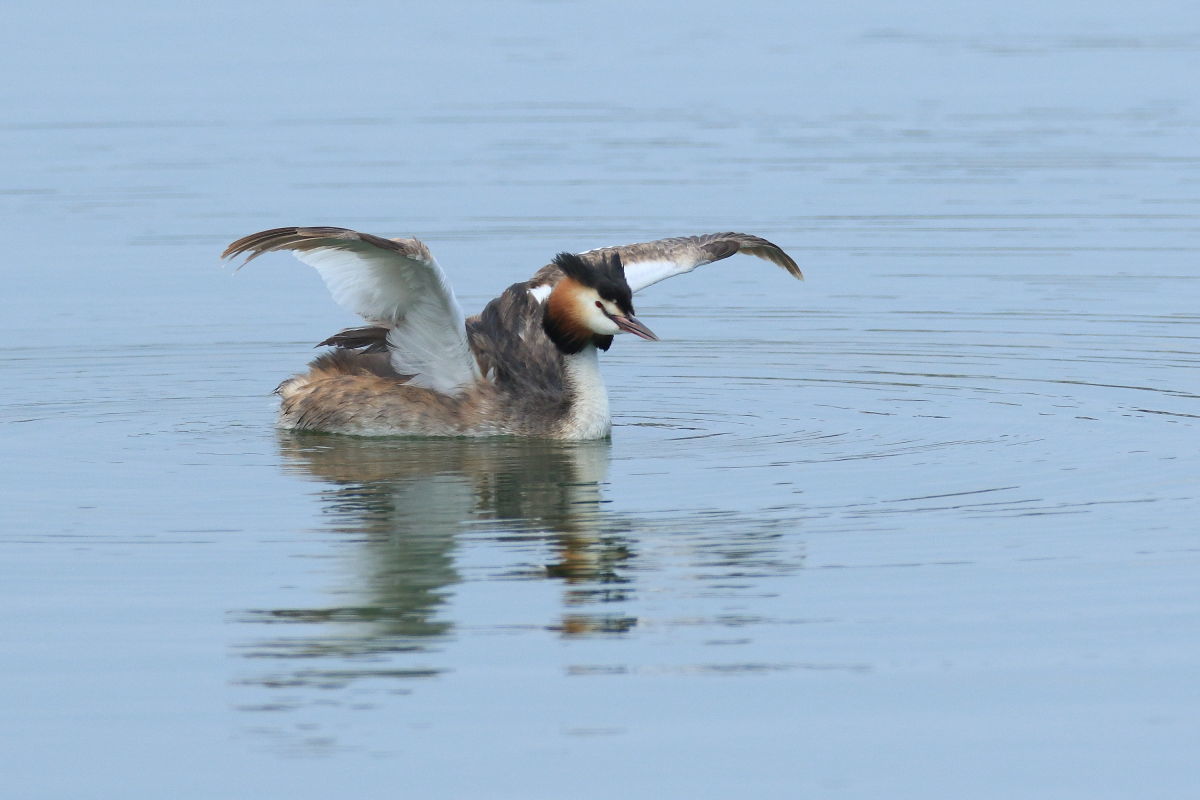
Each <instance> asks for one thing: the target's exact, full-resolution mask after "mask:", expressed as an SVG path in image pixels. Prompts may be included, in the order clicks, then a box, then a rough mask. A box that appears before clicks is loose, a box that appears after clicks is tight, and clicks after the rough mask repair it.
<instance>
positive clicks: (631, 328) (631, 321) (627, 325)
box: [612, 315, 658, 342]
mask: <svg viewBox="0 0 1200 800" xmlns="http://www.w3.org/2000/svg"><path fill="white" fill-rule="evenodd" d="M612 321H613V322H615V323H617V327H618V328H620V329H621V330H623V331H626V332H628V333H635V334H637V335H638V336H640V337H642V338H643V339H649V340H650V341H652V342H657V341H658V337H657V336H655V335H654V331H652V330H650V329H649V328H647V327H646V326H645V325H643V324H642V323H641V321H639V320H638V318H637V317H619V316H616V315H613V318H612Z"/></svg>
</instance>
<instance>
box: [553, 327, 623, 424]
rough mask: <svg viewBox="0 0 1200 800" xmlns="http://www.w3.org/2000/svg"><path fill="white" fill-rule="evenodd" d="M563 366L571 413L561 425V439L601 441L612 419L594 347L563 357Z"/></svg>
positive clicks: (606, 390)
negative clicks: (562, 437) (569, 394)
mask: <svg viewBox="0 0 1200 800" xmlns="http://www.w3.org/2000/svg"><path fill="white" fill-rule="evenodd" d="M563 362H564V365H565V367H566V370H565V372H566V378H567V391H569V392H570V393H571V410H570V411H569V412H568V413H567V418H566V420H564V421H563V435H564V438H567V439H603V438H604V437H605V436H608V434H609V433H610V432H611V431H612V417H610V416H609V413H608V389H606V388H605V386H604V378H603V376H601V375H600V359H599V358H598V357H597V350H596V348H595V346H594V345H590V344H589V345H588V346H587V347H585V348H583V349H582V350H580V351H579V352H578V353H573V354H571V355H564V356H563Z"/></svg>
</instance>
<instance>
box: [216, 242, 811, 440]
mask: <svg viewBox="0 0 1200 800" xmlns="http://www.w3.org/2000/svg"><path fill="white" fill-rule="evenodd" d="M273 251H291V252H292V253H293V254H294V255H295V256H296V257H297V258H298V259H299V260H300V261H302V262H304V263H306V264H308V265H310V266H312V267H314V268H316V270H317V272H318V273H319V274H320V276H321V278H322V279H323V280H324V282H325V285H326V287H327V288H328V289H329V291H330V293H331V295H332V296H333V299H334V301H335V302H337V303H338V304H339V305H341V306H342V307H344V308H346V309H348V310H350V311H352V312H354V313H356V314H358V315H359V316H361V317H362V318H363V319H364V320H366V322H367V323H368V324H367V325H365V326H362V327H357V328H347V329H345V330H343V331H340V332H339V333H336V334H334V335H333V336H330V337H329V338H327V339H325V340H324V341H322V342H321V343H320V344H318V345H317V346H318V347H322V346H328V347H331V348H332V349H330V350H327V351H325V352H324V353H322V354H321V355H319V356H318V357H317V358H316V359H314V360H313V361H312V362H311V363H310V364H309V365H308V370H307V372H304V373H303V374H299V375H296V376H294V377H291V378H289V379H287V380H285V381H283V382H282V383H281V384H280V385H279V387H278V388H277V389H276V390H275V392H276V394H278V395H279V396H280V398H281V402H280V409H279V417H278V423H277V424H278V426H279V427H280V428H283V429H290V430H297V431H322V432H326V433H338V434H350V435H357V436H410V437H488V436H516V437H533V438H543V439H559V440H568V441H583V440H593V439H604V438H608V437H609V436H610V435H611V432H612V417H611V414H610V411H609V402H608V392H607V389H606V388H605V385H604V380H603V378H602V376H601V374H600V367H599V358H598V354H599V352H600V351H606V350H608V349H609V347H610V346H611V345H612V342H613V338H614V337H615V336H617V335H619V334H624V333H629V334H633V335H634V336H638V337H640V338H642V339H649V340H655V339H657V338H658V337H657V336H655V334H654V333H653V332H652V331H651V330H650V329H649V328H648V327H646V325H644V324H643V323H642V322H641V321H640V320H639V319H638V318H637V317H636V316H635V315H634V307H633V296H634V295H635V294H636V293H637V292H639V291H641V290H642V289H645V288H646V287H647V286H651V285H653V284H655V283H658V282H659V281H662V280H665V279H667V278H670V277H673V276H675V275H681V274H683V273H686V272H690V271H692V270H693V269H695V268H696V267H699V266H702V265H704V264H709V263H711V262H714V261H719V260H721V259H724V258H728V257H729V256H732V255H734V254H737V253H744V254H749V255H752V256H757V257H759V258H762V259H765V260H766V261H769V262H772V263H774V264H776V265H778V266H779V267H782V268H783V269H784V270H786V271H787V272H788V273H789V274H790V275H792V276H793V277H795V278H801V279H802V278H803V275H802V274H801V272H800V268H799V267H797V266H796V262H795V261H794V260H793V259H792V258H791V256H789V255H788V254H787V253H785V252H784V251H783V249H782V248H780V247H779V246H778V245H775V244H772V243H771V242H769V241H767V240H766V239H763V238H760V237H758V236H752V235H750V234H745V233H732V232H731V233H710V234H705V235H701V236H680V237H673V238H668V239H659V240H657V241H652V242H641V243H638V244H627V245H620V246H615V247H600V248H596V249H593V250H588V251H585V252H582V253H569V252H562V253H559V254H558V255H557V256H555V257H554V259H553V260H552V261H551V263H549V264H547V265H546V266H544V267H542V268H541V269H539V270H537V271H536V272H535V273H534V274H533V276H532V277H531V278H529V279H528V280H525V281H520V282H517V283H514V284H512V285H511V286H509V287H508V288H507V289H505V290H504V291H503V292H501V293H500V294H499V295H498V296H497V297H496V298H494V299H493V300H491V301H490V302H489V303H487V305H485V306H484V308H483V310H482V311H481V312H480V313H479V314H477V315H475V316H472V317H469V318H468V317H465V316H464V314H463V311H462V308H461V307H460V306H459V304H458V301H457V299H455V296H454V291H453V289H452V288H451V286H450V283H449V281H448V280H447V277H446V274H445V273H444V272H443V271H442V268H441V266H439V264H438V262H437V261H436V260H435V259H434V257H433V254H432V253H431V252H430V250H429V248H428V247H427V246H426V245H425V243H424V242H422V241H420V240H418V239H415V238H394V239H388V238H384V237H381V236H375V235H373V234H369V233H360V232H358V231H354V230H350V229H348V228H336V227H291V228H273V229H271V230H265V231H260V232H258V233H253V234H250V235H249V236H244V237H242V238H241V239H238V240H237V241H235V242H233V243H231V244H230V245H229V246H228V247H227V248H226V249H225V251H224V253H222V256H221V257H222V258H223V259H227V260H228V259H236V258H238V257H240V256H244V257H245V259H244V260H243V261H242V262H241V264H240V265H239V266H238V269H241V268H242V267H244V266H245V265H246V264H248V263H250V262H251V261H253V260H254V259H255V258H258V257H259V256H261V255H263V254H265V253H269V252H273Z"/></svg>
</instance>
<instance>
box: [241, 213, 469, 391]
mask: <svg viewBox="0 0 1200 800" xmlns="http://www.w3.org/2000/svg"><path fill="white" fill-rule="evenodd" d="M273 250H291V251H292V252H293V253H294V254H295V256H296V258H298V259H300V260H301V261H303V262H304V263H305V264H308V265H309V266H312V267H315V268H316V270H317V272H318V273H320V275H321V278H322V279H323V280H324V281H325V285H326V286H327V287H329V292H330V294H332V295H333V299H334V300H335V301H336V302H337V303H338V305H340V306H342V307H343V308H346V309H348V310H350V311H353V312H354V313H356V314H358V315H359V316H361V317H363V318H364V319H366V320H367V321H368V322H370V323H372V324H373V325H376V326H382V327H385V328H388V329H389V330H388V333H387V344H388V352H389V357H390V359H391V362H392V366H393V367H394V368H395V370H396V371H397V372H398V373H400V374H401V375H411V376H413V377H412V378H411V379H410V380H409V383H410V384H412V385H414V386H422V387H425V388H427V389H433V390H435V391H438V392H443V393H445V394H457V393H459V392H461V391H462V390H463V389H465V388H466V387H467V386H470V385H471V384H472V383H474V382H475V381H476V380H478V379H479V368H478V366H477V365H476V363H475V359H474V358H473V357H472V355H471V350H470V347H469V346H468V344H467V330H466V325H465V322H464V320H463V312H462V308H461V307H460V306H459V305H458V301H457V300H456V299H455V298H454V291H453V290H452V289H451V288H450V284H449V283H447V281H446V276H445V274H444V273H443V272H442V268H441V267H439V266H438V263H437V261H435V260H434V258H433V256H432V255H431V254H430V252H429V248H427V247H426V246H425V244H424V243H423V242H420V241H418V240H416V239H384V238H382V237H379V236H372V235H371V234H369V233H358V232H357V231H352V230H348V229H346V228H275V229H273V230H269V231H261V232H259V233H253V234H251V235H249V236H245V237H243V238H241V239H238V240H237V241H236V242H234V243H233V244H231V245H229V247H227V248H225V252H224V253H222V254H221V257H222V258H233V257H235V256H239V255H246V260H245V262H243V264H242V266H245V264H248V263H250V262H251V261H253V260H254V259H255V258H258V257H259V256H260V255H262V254H263V253H267V252H271V251H273Z"/></svg>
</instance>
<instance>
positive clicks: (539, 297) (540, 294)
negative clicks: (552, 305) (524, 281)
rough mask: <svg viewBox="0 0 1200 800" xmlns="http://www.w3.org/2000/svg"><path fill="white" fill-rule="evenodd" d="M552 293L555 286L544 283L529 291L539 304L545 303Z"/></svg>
mask: <svg viewBox="0 0 1200 800" xmlns="http://www.w3.org/2000/svg"><path fill="white" fill-rule="evenodd" d="M552 291H554V286H553V285H551V284H549V283H543V284H542V285H541V286H534V287H533V288H532V289H530V290H529V293H530V294H531V295H533V299H534V300H536V301H538V302H539V303H544V302H546V298H547V297H549V296H550V293H551V292H552Z"/></svg>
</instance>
